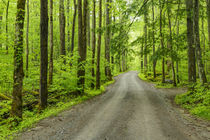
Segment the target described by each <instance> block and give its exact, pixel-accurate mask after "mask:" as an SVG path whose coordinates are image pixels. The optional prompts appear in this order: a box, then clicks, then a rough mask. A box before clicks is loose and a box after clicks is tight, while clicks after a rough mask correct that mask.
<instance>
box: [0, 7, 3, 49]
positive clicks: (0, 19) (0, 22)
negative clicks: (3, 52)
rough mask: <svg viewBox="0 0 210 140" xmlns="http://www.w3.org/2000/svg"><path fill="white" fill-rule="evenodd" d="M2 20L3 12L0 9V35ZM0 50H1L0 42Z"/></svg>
mask: <svg viewBox="0 0 210 140" xmlns="http://www.w3.org/2000/svg"><path fill="white" fill-rule="evenodd" d="M2 20H3V10H2V11H1V9H0V35H1V34H2ZM0 49H2V42H0Z"/></svg>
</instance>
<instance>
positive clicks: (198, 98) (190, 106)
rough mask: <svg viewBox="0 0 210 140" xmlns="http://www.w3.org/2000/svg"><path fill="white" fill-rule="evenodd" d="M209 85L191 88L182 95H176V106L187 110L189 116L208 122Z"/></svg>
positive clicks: (209, 109)
mask: <svg viewBox="0 0 210 140" xmlns="http://www.w3.org/2000/svg"><path fill="white" fill-rule="evenodd" d="M209 88H210V87H209V85H204V86H202V85H199V84H197V85H196V86H194V87H191V88H190V90H189V91H188V92H186V93H184V94H181V95H177V96H176V98H175V102H176V104H178V105H180V106H181V107H183V108H185V109H187V110H188V111H189V112H190V113H191V114H193V115H196V116H198V117H201V118H203V119H206V120H210V90H209Z"/></svg>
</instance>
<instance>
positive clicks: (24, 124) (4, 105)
mask: <svg viewBox="0 0 210 140" xmlns="http://www.w3.org/2000/svg"><path fill="white" fill-rule="evenodd" d="M112 83H114V81H110V82H107V83H105V84H104V85H102V86H101V88H100V90H86V91H85V93H86V94H85V95H82V96H75V95H73V94H69V95H66V96H65V95H63V94H62V96H58V97H59V98H53V99H49V106H48V107H47V108H46V109H45V110H44V111H43V112H42V113H39V109H38V104H36V105H35V106H33V108H31V109H29V108H25V109H24V111H23V120H22V121H21V122H20V123H19V125H18V126H16V124H13V123H11V122H13V121H12V118H10V117H9V113H8V112H9V110H10V109H11V108H10V106H11V101H2V102H0V108H1V112H0V118H7V119H0V139H13V137H14V134H15V133H18V132H21V131H24V130H26V129H27V128H30V127H32V125H34V124H35V123H37V122H39V121H40V120H42V119H44V118H47V117H50V116H55V115H57V114H59V113H60V112H61V111H64V110H66V109H69V107H71V106H73V105H76V104H79V103H81V102H83V101H85V100H88V99H90V98H92V97H94V96H97V95H99V94H101V93H103V92H104V91H105V87H106V86H107V85H109V84H112Z"/></svg>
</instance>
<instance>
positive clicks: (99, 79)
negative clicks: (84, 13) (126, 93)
mask: <svg viewBox="0 0 210 140" xmlns="http://www.w3.org/2000/svg"><path fill="white" fill-rule="evenodd" d="M101 24H102V0H99V29H100V31H99V34H98V46H97V67H96V89H100V86H101V74H100V56H101V34H102V31H101Z"/></svg>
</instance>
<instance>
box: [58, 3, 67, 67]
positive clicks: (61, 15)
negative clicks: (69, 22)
mask: <svg viewBox="0 0 210 140" xmlns="http://www.w3.org/2000/svg"><path fill="white" fill-rule="evenodd" d="M65 22H66V21H65V10H64V0H60V7H59V23H60V55H61V56H62V57H65V55H66V46H65V36H66V35H65V28H66V27H65ZM63 62H64V64H65V63H66V60H65V58H64V61H63Z"/></svg>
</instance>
